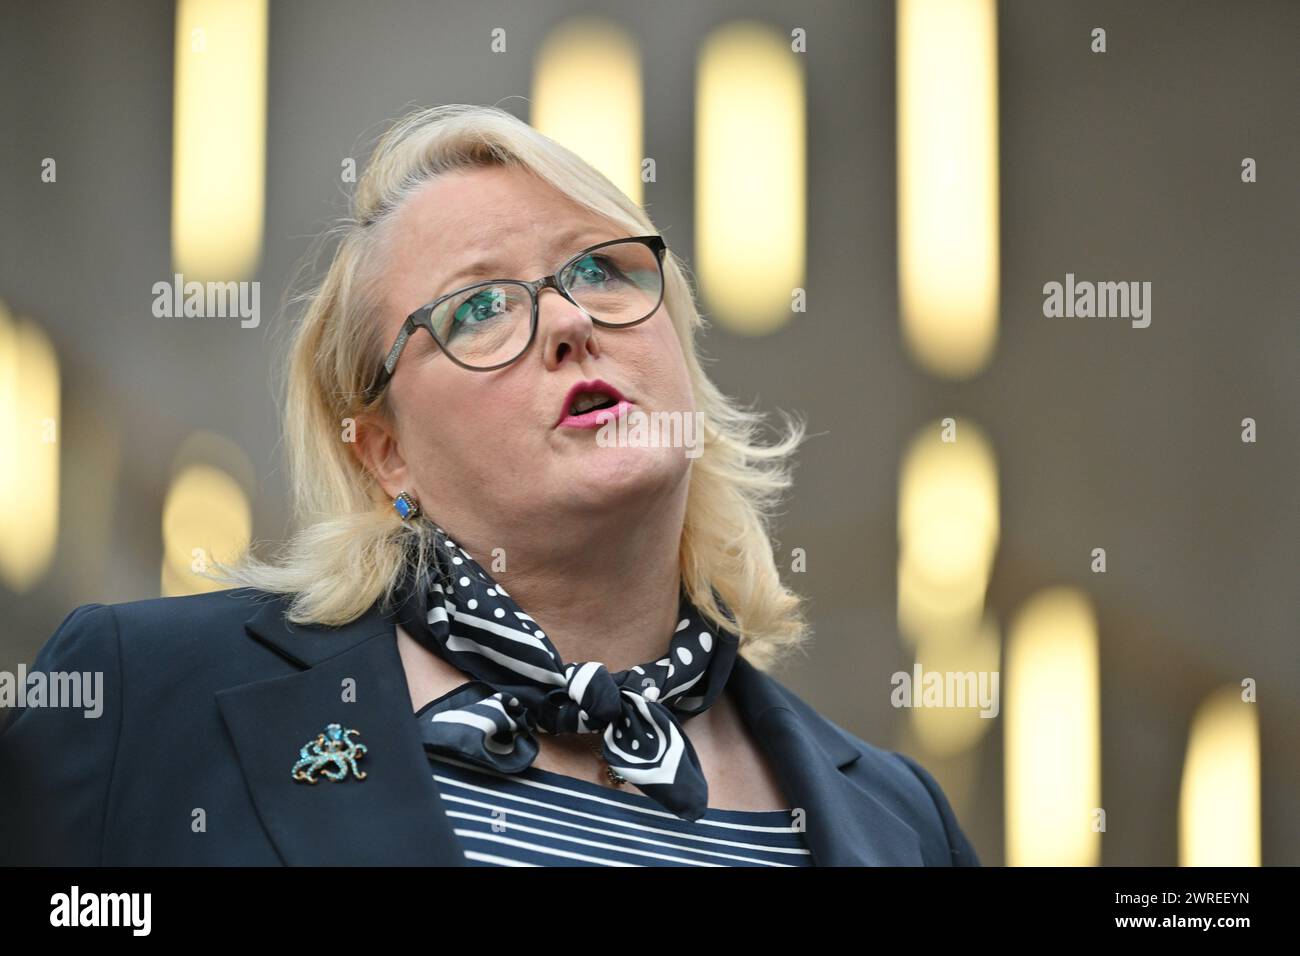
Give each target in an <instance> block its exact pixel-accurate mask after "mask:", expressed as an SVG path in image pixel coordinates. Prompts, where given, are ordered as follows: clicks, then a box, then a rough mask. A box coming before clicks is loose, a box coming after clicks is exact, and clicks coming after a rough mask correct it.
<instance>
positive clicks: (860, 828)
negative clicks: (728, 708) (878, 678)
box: [727, 657, 924, 866]
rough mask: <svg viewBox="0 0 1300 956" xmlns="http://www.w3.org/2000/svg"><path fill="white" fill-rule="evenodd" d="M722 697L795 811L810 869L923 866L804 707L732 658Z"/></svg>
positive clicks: (913, 842) (845, 745) (912, 836)
mask: <svg viewBox="0 0 1300 956" xmlns="http://www.w3.org/2000/svg"><path fill="white" fill-rule="evenodd" d="M727 687H728V690H730V691H731V693H732V696H733V699H734V700H735V701H736V704H737V706H738V707H739V708H740V711H741V714H742V716H743V717H744V719H745V721H746V723H747V724H748V726H749V728H750V730H751V732H752V733H753V734H754V737H755V738H756V739H757V740H758V742H759V744H760V745H761V746H762V747H763V748H764V750H765V751H766V752H767V755H768V756H769V757H770V758H771V762H772V767H773V771H774V772H775V773H776V776H777V779H778V780H780V782H781V786H782V788H783V789H784V791H785V794H786V796H787V797H788V798H789V800H790V801H791V805H792V806H794V807H802V808H803V809H804V810H805V811H806V814H805V817H804V824H805V826H806V828H807V829H806V830H805V832H804V838H805V839H806V840H807V841H808V847H809V849H810V850H811V852H812V857H813V862H814V863H816V865H817V866H922V865H924V861H923V859H922V857H921V847H920V836H919V835H918V834H917V832H916V831H915V830H914V829H912V827H910V826H909V825H908V824H907V823H905V822H904V821H902V820H900V819H899V818H898V817H896V816H895V815H894V814H893V813H891V812H890V811H889V810H888V809H887V808H886V807H885V806H884V804H882V803H881V802H880V801H879V800H877V799H876V797H875V796H873V795H872V794H871V793H869V792H868V791H866V790H864V789H862V787H860V786H858V785H857V784H856V783H855V782H854V781H853V780H852V779H850V778H849V776H848V775H847V774H845V773H844V768H845V767H848V766H849V765H850V764H852V763H853V762H854V761H856V760H858V759H859V757H860V756H861V754H860V752H859V751H858V749H857V747H855V746H854V745H853V744H852V742H850V741H849V740H847V739H845V738H844V737H843V736H842V735H841V734H840V733H839V732H838V731H836V730H835V728H834V727H833V726H832V725H831V724H830V723H829V722H828V721H827V720H826V719H825V718H824V717H822V716H821V715H820V714H818V713H817V712H816V711H814V710H812V709H811V708H810V707H808V706H807V704H805V703H803V702H802V701H800V700H797V699H794V698H793V697H791V696H787V695H786V694H784V693H783V692H782V691H781V689H780V687H779V686H778V685H777V683H776V681H774V680H773V679H772V678H771V677H770V676H768V675H767V674H765V673H763V672H762V671H760V670H759V669H758V668H756V667H755V666H754V665H753V664H751V663H750V662H749V661H748V660H746V659H745V658H744V657H738V658H737V659H736V663H735V665H734V667H733V669H732V673H731V676H730V678H729V679H728V682H727Z"/></svg>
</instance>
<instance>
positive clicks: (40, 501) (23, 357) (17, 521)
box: [0, 304, 62, 594]
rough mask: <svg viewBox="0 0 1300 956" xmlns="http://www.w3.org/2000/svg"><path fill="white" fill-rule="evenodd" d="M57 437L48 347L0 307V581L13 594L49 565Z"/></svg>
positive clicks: (54, 530) (53, 359) (55, 373)
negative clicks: (1, 580)
mask: <svg viewBox="0 0 1300 956" xmlns="http://www.w3.org/2000/svg"><path fill="white" fill-rule="evenodd" d="M61 430H62V422H61V421H60V419H59V359H58V356H57V355H56V354H55V352H54V346H53V345H52V344H51V343H50V340H49V338H48V337H47V336H46V335H45V333H44V332H43V331H42V330H41V329H40V328H39V327H38V326H37V325H36V324H35V323H33V322H29V321H26V320H25V319H22V318H11V317H10V315H9V312H8V310H7V309H6V308H5V307H4V305H3V304H0V515H2V516H3V521H0V577H3V579H4V582H5V584H6V586H7V587H8V588H9V589H10V590H12V591H15V592H17V593H20V594H22V593H25V592H27V591H30V590H31V589H32V588H33V587H35V586H36V584H37V583H38V582H39V581H40V580H41V578H42V577H43V576H44V575H45V573H46V572H47V571H48V570H49V568H50V565H51V564H52V563H53V561H54V552H55V546H56V544H57V542H58V534H59V445H60V442H61V435H60V432H61Z"/></svg>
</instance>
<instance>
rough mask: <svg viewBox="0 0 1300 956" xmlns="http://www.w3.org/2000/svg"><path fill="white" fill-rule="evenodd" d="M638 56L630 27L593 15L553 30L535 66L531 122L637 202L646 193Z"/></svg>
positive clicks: (571, 21)
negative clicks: (642, 164)
mask: <svg viewBox="0 0 1300 956" xmlns="http://www.w3.org/2000/svg"><path fill="white" fill-rule="evenodd" d="M642 112H643V108H642V90H641V59H640V56H639V55H638V53H637V49H636V44H635V43H633V41H632V39H631V38H630V37H629V36H628V35H627V33H626V32H625V31H624V30H622V29H621V28H619V27H617V26H615V25H614V24H612V23H610V22H608V21H606V20H604V19H601V18H598V17H588V16H584V17H578V18H576V19H573V20H570V21H567V22H565V23H564V24H562V25H561V26H559V27H557V28H556V29H555V30H553V31H552V32H551V33H550V35H549V36H547V38H546V42H545V43H543V44H542V47H541V50H540V51H539V52H538V55H537V60H536V62H535V63H534V66H533V102H532V115H531V117H530V119H529V122H530V123H531V125H532V126H534V127H536V128H537V129H538V130H540V131H541V132H542V133H545V134H546V135H547V136H549V137H551V139H553V140H555V141H556V142H558V143H560V144H561V145H563V146H566V147H568V148H569V149H571V150H573V151H574V152H575V153H577V154H578V155H579V156H581V157H582V158H583V159H585V160H586V161H587V162H589V163H590V164H591V165H592V166H594V167H596V169H598V170H600V172H602V173H604V175H605V177H606V178H608V179H609V180H610V182H612V183H613V184H614V185H615V186H617V187H618V188H619V189H620V190H622V191H623V192H624V193H625V194H626V195H627V196H628V198H629V199H631V200H632V201H633V202H635V203H637V204H638V205H640V204H641V202H642V200H643V196H642V183H641V162H642V157H643V153H642V149H643V146H642V139H643V134H642Z"/></svg>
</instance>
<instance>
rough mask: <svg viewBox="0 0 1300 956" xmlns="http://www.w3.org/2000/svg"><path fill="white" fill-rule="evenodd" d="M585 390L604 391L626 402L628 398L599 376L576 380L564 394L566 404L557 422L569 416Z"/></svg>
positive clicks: (617, 399) (562, 407)
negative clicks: (582, 380) (570, 410)
mask: <svg viewBox="0 0 1300 956" xmlns="http://www.w3.org/2000/svg"><path fill="white" fill-rule="evenodd" d="M583 392H604V393H605V394H606V395H608V396H609V397H610V398H612V399H614V401H616V402H625V401H627V399H626V398H624V397H623V393H622V392H620V391H619V390H618V389H616V388H615V387H614V386H613V385H610V384H609V382H603V381H601V380H600V379H598V378H593V379H592V380H591V381H589V382H575V383H574V385H573V387H572V388H570V389H569V391H568V392H567V393H566V394H565V396H564V404H563V405H561V406H560V417H559V418H557V419H556V420H555V424H557V425H558V424H560V422H562V421H564V420H565V419H566V418H568V417H569V409H570V408H572V407H573V403H574V401H575V400H576V399H577V398H578V396H579V395H581V394H582V393H583Z"/></svg>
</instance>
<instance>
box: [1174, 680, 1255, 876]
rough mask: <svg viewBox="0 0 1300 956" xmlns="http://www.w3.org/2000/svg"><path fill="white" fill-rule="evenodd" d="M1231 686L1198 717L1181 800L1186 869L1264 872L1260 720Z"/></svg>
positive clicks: (1181, 843) (1181, 847)
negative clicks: (1259, 869) (1237, 868)
mask: <svg viewBox="0 0 1300 956" xmlns="http://www.w3.org/2000/svg"><path fill="white" fill-rule="evenodd" d="M1256 706H1258V705H1256V704H1254V703H1247V702H1246V701H1243V700H1242V697H1241V688H1240V687H1236V686H1232V685H1229V686H1227V687H1224V688H1222V689H1221V690H1218V691H1216V692H1215V693H1214V694H1212V695H1210V697H1209V698H1207V699H1206V700H1205V701H1204V702H1203V703H1202V704H1201V706H1200V708H1199V709H1198V710H1197V712H1196V717H1195V718H1194V719H1193V721H1192V727H1191V732H1190V734H1189V736H1188V740H1187V759H1186V761H1185V762H1184V765H1183V780H1182V787H1181V791H1180V793H1179V797H1178V863H1179V865H1180V866H1259V865H1260V806H1259V774H1260V770H1259V767H1260V760H1259V715H1258V712H1257V711H1256V710H1255V708H1256Z"/></svg>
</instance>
